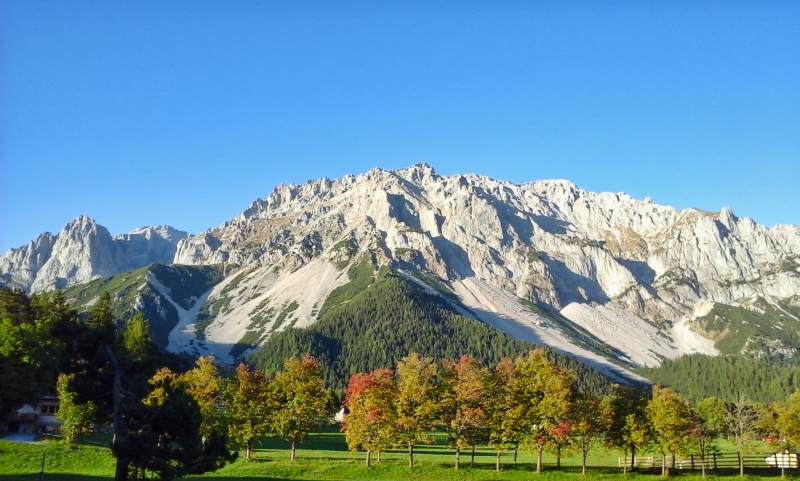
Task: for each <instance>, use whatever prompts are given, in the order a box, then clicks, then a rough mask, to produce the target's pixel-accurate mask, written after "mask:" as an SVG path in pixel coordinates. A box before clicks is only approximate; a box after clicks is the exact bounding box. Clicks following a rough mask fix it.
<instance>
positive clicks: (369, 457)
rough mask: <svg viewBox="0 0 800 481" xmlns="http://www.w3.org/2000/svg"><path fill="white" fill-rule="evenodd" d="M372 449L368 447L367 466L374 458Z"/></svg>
mask: <svg viewBox="0 0 800 481" xmlns="http://www.w3.org/2000/svg"><path fill="white" fill-rule="evenodd" d="M371 458H372V451H370V450H369V449H367V467H369V464H370V461H371V460H372V459H371Z"/></svg>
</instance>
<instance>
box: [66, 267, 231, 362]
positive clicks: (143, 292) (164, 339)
mask: <svg viewBox="0 0 800 481" xmlns="http://www.w3.org/2000/svg"><path fill="white" fill-rule="evenodd" d="M221 279H222V274H221V272H220V270H219V269H218V268H216V267H214V266H178V265H171V266H165V265H161V264H151V265H148V266H145V267H142V268H139V269H136V270H133V271H129V272H125V273H122V274H117V275H114V276H111V277H107V278H103V279H96V280H94V281H91V282H88V283H85V284H80V285H77V286H74V287H71V288H69V289H67V290H65V291H64V295H65V297H66V298H67V300H68V301H69V302H70V303H72V305H74V306H75V307H76V308H78V309H79V310H81V311H85V310H87V309H88V308H89V306H90V305H91V304H92V303H93V302H94V301H95V300H96V299H97V297H98V296H99V295H100V294H101V293H102V292H103V291H109V292H111V293H112V294H113V295H114V301H115V302H114V307H115V311H116V312H115V314H116V317H117V318H118V319H120V320H126V319H129V318H130V317H131V316H132V315H133V313H134V312H142V313H144V314H145V316H146V317H147V319H148V320H149V321H150V330H151V335H152V337H153V341H154V342H155V343H156V345H158V346H159V347H161V348H162V349H166V348H167V347H168V346H169V344H170V342H171V341H172V342H174V338H175V337H176V336H179V335H180V333H181V332H182V328H183V326H180V325H179V324H180V323H181V322H182V321H186V320H187V319H186V318H187V313H195V312H196V310H197V309H199V307H200V306H202V305H203V303H204V298H203V296H204V295H205V294H207V292H208V291H209V290H210V289H211V287H212V286H213V285H214V284H216V283H218V282H219V281H220V280H221ZM192 321H193V319H192Z"/></svg>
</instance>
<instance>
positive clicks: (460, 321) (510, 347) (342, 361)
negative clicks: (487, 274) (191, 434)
mask: <svg viewBox="0 0 800 481" xmlns="http://www.w3.org/2000/svg"><path fill="white" fill-rule="evenodd" d="M532 347H533V345H532V344H530V343H528V342H525V341H520V340H516V339H514V338H512V337H511V336H509V335H507V334H505V333H503V332H501V331H498V330H495V329H493V328H491V327H489V326H487V325H485V324H483V323H481V322H479V321H477V320H475V319H471V318H469V317H465V316H463V315H461V314H459V313H458V312H457V311H456V310H455V309H454V308H453V307H452V306H451V305H450V304H448V303H447V302H446V301H444V300H442V299H441V298H439V297H437V296H435V295H433V294H430V293H427V292H425V291H424V290H423V289H422V288H421V287H419V286H417V285H415V284H414V283H413V282H411V281H409V280H407V279H404V278H403V277H400V276H397V275H396V274H392V273H389V272H387V271H384V272H382V273H380V274H379V275H378V276H377V278H376V279H375V280H374V281H373V282H371V283H370V284H369V286H367V287H365V288H363V289H361V290H359V291H358V292H357V293H354V294H353V295H352V296H349V297H347V298H340V299H339V300H338V302H337V303H336V304H335V305H332V306H329V307H328V309H326V310H325V311H324V312H323V313H322V314H321V316H320V319H319V321H317V322H316V323H315V324H313V325H312V326H310V327H308V328H305V329H296V328H290V329H287V330H284V331H282V332H280V333H278V334H276V335H274V336H271V337H270V338H269V339H268V340H267V342H266V343H264V345H263V346H261V347H260V348H259V349H258V350H257V351H256V352H255V353H254V354H253V355H252V356H251V357H250V359H251V360H252V361H253V362H255V363H256V365H258V366H259V367H262V368H264V369H265V370H267V372H275V371H277V370H278V369H279V368H280V367H281V365H282V363H283V360H284V359H286V358H287V357H289V356H296V355H298V354H302V353H309V354H312V355H314V356H315V357H317V358H318V359H320V360H321V361H322V363H323V365H324V366H325V370H326V378H327V381H328V383H329V384H330V385H331V386H334V387H336V388H339V389H341V388H343V387H344V385H345V383H346V380H347V379H348V378H349V376H350V375H351V374H353V373H356V372H365V371H370V370H372V369H375V368H378V367H387V366H393V365H394V364H395V362H396V361H397V360H398V359H400V358H402V357H403V356H405V355H407V354H408V353H409V352H418V353H421V354H423V355H426V356H431V357H433V358H435V359H445V358H450V359H457V358H458V357H460V356H461V355H470V356H473V357H475V358H476V359H479V360H480V361H481V362H482V363H484V364H486V365H493V364H495V363H496V362H497V361H499V360H500V359H501V358H502V357H505V356H519V355H521V354H524V353H526V352H527V351H529V350H530V349H531V348H532ZM551 355H552V356H553V357H554V358H556V359H557V360H558V361H559V362H560V363H564V364H567V365H569V367H570V368H572V369H575V370H576V371H577V372H578V382H579V384H580V385H581V387H582V388H585V389H587V390H592V391H595V392H602V391H606V390H608V388H609V387H610V384H611V383H610V381H609V379H608V378H607V377H606V376H603V375H601V374H600V373H599V372H597V371H595V370H594V369H591V368H589V367H587V366H586V365H584V364H581V363H579V362H576V361H574V360H572V359H571V358H569V357H567V356H564V355H563V354H557V353H553V352H552V351H551Z"/></svg>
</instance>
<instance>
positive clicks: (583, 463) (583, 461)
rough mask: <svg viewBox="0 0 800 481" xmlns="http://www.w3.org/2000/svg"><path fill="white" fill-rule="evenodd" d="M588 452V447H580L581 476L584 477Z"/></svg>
mask: <svg viewBox="0 0 800 481" xmlns="http://www.w3.org/2000/svg"><path fill="white" fill-rule="evenodd" d="M587 451H588V447H586V446H582V447H581V474H582V475H584V476H586V452H587Z"/></svg>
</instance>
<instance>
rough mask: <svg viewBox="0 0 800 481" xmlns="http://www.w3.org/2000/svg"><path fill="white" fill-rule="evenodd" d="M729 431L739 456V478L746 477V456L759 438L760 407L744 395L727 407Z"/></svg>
mask: <svg viewBox="0 0 800 481" xmlns="http://www.w3.org/2000/svg"><path fill="white" fill-rule="evenodd" d="M726 419H727V429H728V432H729V433H730V435H731V436H732V437H733V440H734V442H735V443H736V452H737V454H738V456H739V476H744V454H745V453H746V452H748V451H750V449H751V448H752V446H753V441H755V440H756V438H757V432H758V423H759V407H758V406H756V405H754V404H752V403H750V402H748V401H747V400H746V399H745V397H744V395H740V396H739V398H738V399H737V400H736V401H735V402H733V403H729V404H728V405H727V412H726Z"/></svg>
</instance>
